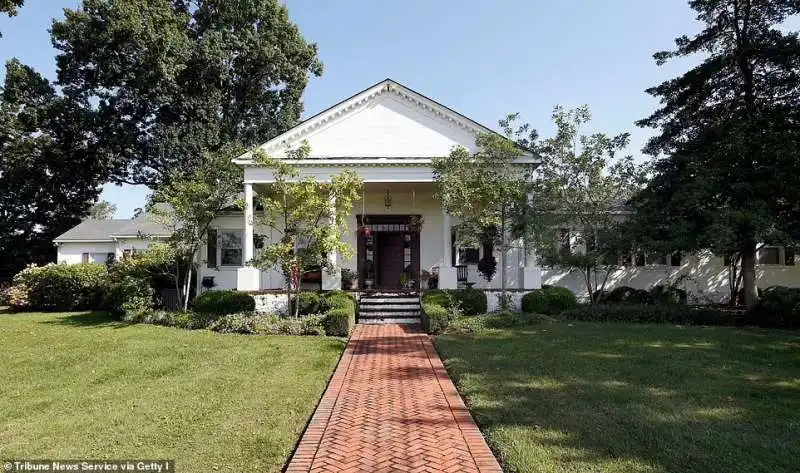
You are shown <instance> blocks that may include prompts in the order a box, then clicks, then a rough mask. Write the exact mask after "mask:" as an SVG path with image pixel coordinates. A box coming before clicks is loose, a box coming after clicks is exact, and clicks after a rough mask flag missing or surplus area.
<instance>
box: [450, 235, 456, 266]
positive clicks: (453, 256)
mask: <svg viewBox="0 0 800 473" xmlns="http://www.w3.org/2000/svg"><path fill="white" fill-rule="evenodd" d="M455 265H456V232H455V230H452V231H451V232H450V266H455Z"/></svg>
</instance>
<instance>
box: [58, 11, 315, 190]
mask: <svg viewBox="0 0 800 473" xmlns="http://www.w3.org/2000/svg"><path fill="white" fill-rule="evenodd" d="M64 14H65V17H64V18H62V19H59V20H56V21H54V23H53V25H52V28H51V36H52V41H53V44H54V46H55V48H56V49H57V50H58V51H59V54H58V56H57V57H56V63H57V65H58V84H59V85H61V86H64V87H66V88H67V89H69V91H70V93H71V94H73V95H75V96H78V97H81V98H83V99H84V100H88V101H89V102H92V103H95V101H96V103H97V107H96V110H95V115H96V121H95V123H94V129H93V130H92V131H93V132H94V134H95V135H96V136H98V137H100V142H99V143H98V146H97V149H98V151H99V153H100V154H101V155H102V156H103V157H109V158H111V159H113V164H114V168H115V169H114V172H115V178H116V180H117V181H119V182H136V183H141V184H146V185H149V186H151V187H153V186H155V185H156V184H158V183H159V182H160V181H161V180H162V179H163V178H164V177H165V176H166V175H167V174H168V173H169V171H170V170H172V169H175V168H176V167H178V166H180V167H183V168H194V167H195V165H196V164H197V163H198V161H199V160H201V159H202V156H203V154H204V152H207V151H215V150H216V149H218V148H219V147H220V146H222V145H225V144H227V143H232V142H239V143H241V144H243V145H245V146H248V147H249V146H253V145H257V144H260V143H263V142H264V141H267V140H268V139H270V138H272V137H274V136H276V135H277V134H279V133H281V132H283V131H285V130H287V129H288V128H290V127H291V126H293V125H294V124H296V123H297V121H298V119H299V118H300V116H301V113H302V111H303V107H302V103H301V96H302V93H303V90H304V88H305V86H306V83H307V81H308V78H309V76H310V75H312V74H314V75H319V74H320V73H321V71H322V66H321V64H320V62H319V60H318V58H317V49H316V46H315V45H313V44H309V43H307V42H306V41H305V39H303V37H302V35H301V34H300V32H299V30H298V29H297V26H296V25H294V24H293V23H292V22H291V20H290V19H289V15H288V11H287V9H286V7H285V6H284V5H282V4H281V2H279V1H277V0H242V1H236V2H227V1H217V0H198V1H192V2H186V1H173V0H163V1H148V2H141V1H139V0H84V1H83V2H82V4H81V5H80V8H77V9H65V12H64ZM143 19H147V21H143Z"/></svg>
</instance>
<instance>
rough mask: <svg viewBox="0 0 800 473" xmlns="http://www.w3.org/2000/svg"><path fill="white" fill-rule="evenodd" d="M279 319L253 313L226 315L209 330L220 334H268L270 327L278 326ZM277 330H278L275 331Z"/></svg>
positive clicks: (212, 324) (213, 323)
mask: <svg viewBox="0 0 800 473" xmlns="http://www.w3.org/2000/svg"><path fill="white" fill-rule="evenodd" d="M278 319H279V318H278V317H276V316H267V315H261V314H255V313H253V312H237V313H231V314H225V315H223V316H222V317H219V318H217V319H216V320H214V321H213V322H212V323H211V325H209V328H210V329H211V330H213V331H215V332H220V333H249V334H256V333H267V332H269V331H270V325H271V324H272V325H277V324H278V323H279V322H278ZM274 330H277V329H274Z"/></svg>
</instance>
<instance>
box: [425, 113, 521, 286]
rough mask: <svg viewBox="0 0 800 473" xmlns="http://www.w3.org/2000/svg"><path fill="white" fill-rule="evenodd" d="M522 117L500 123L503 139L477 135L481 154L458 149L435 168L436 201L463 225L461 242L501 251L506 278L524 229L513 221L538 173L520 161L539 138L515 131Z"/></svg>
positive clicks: (487, 268)
mask: <svg viewBox="0 0 800 473" xmlns="http://www.w3.org/2000/svg"><path fill="white" fill-rule="evenodd" d="M517 118H518V117H517V115H509V116H508V117H507V118H506V119H504V120H502V121H501V122H500V125H501V127H502V128H503V130H504V135H500V134H497V133H481V134H478V136H477V137H476V139H475V144H476V146H477V148H478V151H477V152H476V153H473V154H471V153H470V152H469V150H467V149H466V148H464V147H461V146H459V147H455V148H454V149H453V150H452V151H451V152H450V154H449V155H447V156H445V157H441V158H435V159H434V160H433V163H432V167H433V171H434V179H435V181H436V183H437V187H438V190H437V193H436V195H437V198H438V199H439V200H440V201H441V202H442V206H443V207H444V209H445V210H446V211H447V212H448V213H450V215H452V216H453V217H456V218H457V219H458V220H459V222H458V224H457V225H458V232H457V234H456V237H457V243H458V244H461V245H469V244H471V245H475V244H483V245H485V246H487V247H488V246H490V245H494V246H497V247H498V248H499V250H500V267H501V268H503V271H504V274H505V268H506V253H507V251H508V249H509V248H510V247H511V241H512V239H514V238H518V237H520V236H521V235H519V234H515V232H514V230H518V229H520V228H521V227H519V226H515V225H514V222H515V221H516V220H517V217H518V216H519V215H520V211H521V209H522V208H523V207H524V203H525V199H526V196H527V194H528V190H529V185H530V177H531V172H532V170H533V169H532V167H531V166H524V165H520V164H519V163H518V162H517V160H518V159H519V158H522V157H524V156H526V154H527V151H526V149H525V148H524V145H525V144H527V143H529V142H530V139H531V137H535V136H536V135H535V132H534V133H533V134H532V135H528V126H527V125H525V126H522V127H519V128H518V129H516V130H514V125H515V123H516V120H517ZM487 253H489V252H487ZM487 256H488V258H491V260H488V261H484V262H483V263H482V265H481V266H482V267H483V268H484V270H482V272H483V273H484V274H485V277H486V276H488V275H490V274H493V273H494V270H493V266H494V265H493V264H492V262H493V260H494V258H493V257H492V256H491V255H487ZM487 279H489V277H487ZM500 285H501V289H502V295H501V300H506V278H505V277H503V278H502V281H501V284H500Z"/></svg>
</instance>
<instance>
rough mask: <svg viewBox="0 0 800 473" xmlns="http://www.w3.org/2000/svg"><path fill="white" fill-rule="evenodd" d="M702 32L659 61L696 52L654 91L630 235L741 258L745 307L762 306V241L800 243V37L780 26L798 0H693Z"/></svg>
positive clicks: (798, 7)
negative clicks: (648, 167)
mask: <svg viewBox="0 0 800 473" xmlns="http://www.w3.org/2000/svg"><path fill="white" fill-rule="evenodd" d="M689 5H690V6H691V8H692V9H693V10H695V12H696V13H697V19H698V20H699V21H700V23H701V24H702V28H703V29H702V31H700V32H699V33H697V34H696V35H694V36H691V37H688V36H681V37H678V38H677V39H676V41H675V43H676V48H675V50H673V51H662V52H658V53H656V54H655V55H654V58H655V59H656V62H657V64H659V65H660V64H663V63H665V62H667V61H669V60H671V59H673V58H684V57H697V59H699V61H697V62H698V63H697V65H695V66H693V67H692V68H691V69H690V70H689V71H687V72H686V73H685V74H683V75H681V76H679V77H676V78H674V79H670V80H667V81H665V82H663V83H661V84H659V85H657V86H655V87H652V88H650V89H648V90H647V92H648V93H649V94H651V95H652V96H654V97H655V98H656V99H657V100H658V101H659V104H660V108H659V109H658V110H656V111H655V112H654V113H653V114H652V115H650V116H649V117H647V118H645V119H643V120H641V121H639V122H638V123H637V124H638V125H640V126H645V127H650V128H657V129H658V130H659V131H658V133H657V134H656V135H655V136H654V137H653V138H651V139H650V141H649V142H648V144H647V146H646V147H645V152H647V153H648V154H650V155H652V156H654V157H656V160H655V162H654V169H653V170H654V176H653V179H652V180H651V181H650V183H649V185H648V187H647V189H646V190H645V191H644V192H643V193H642V194H641V195H639V196H638V197H637V198H636V199H634V200H633V201H632V203H633V204H634V206H635V207H636V212H634V214H633V222H632V223H633V225H632V228H633V229H635V230H636V231H634V232H632V233H634V235H632V236H633V237H634V238H635V239H636V240H637V241H640V242H644V243H645V244H646V246H651V247H653V248H654V249H655V248H657V249H660V250H670V251H672V250H676V249H677V250H699V249H710V250H712V251H714V252H715V253H717V254H726V253H727V254H731V253H738V254H739V255H740V256H741V268H742V269H741V273H742V287H743V288H744V293H745V301H744V302H745V305H747V306H748V307H751V306H752V305H754V304H755V303H756V277H755V264H756V261H755V260H756V258H755V256H756V246H757V245H758V244H759V243H763V242H771V241H774V242H781V243H784V244H786V243H792V242H793V241H797V240H798V239H800V223H799V222H800V216H799V215H798V213H800V205H799V203H800V183H799V182H798V179H800V127H798V125H797V124H798V121H800V88H798V87H797V81H798V79H797V77H798V71H800V41H799V40H798V35H797V33H796V32H788V31H786V30H784V29H783V28H782V24H783V23H784V21H785V20H786V19H787V18H789V17H792V16H793V15H797V14H798V13H800V2H797V1H796V0H763V1H758V2H753V1H746V0H692V1H690V2H689Z"/></svg>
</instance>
